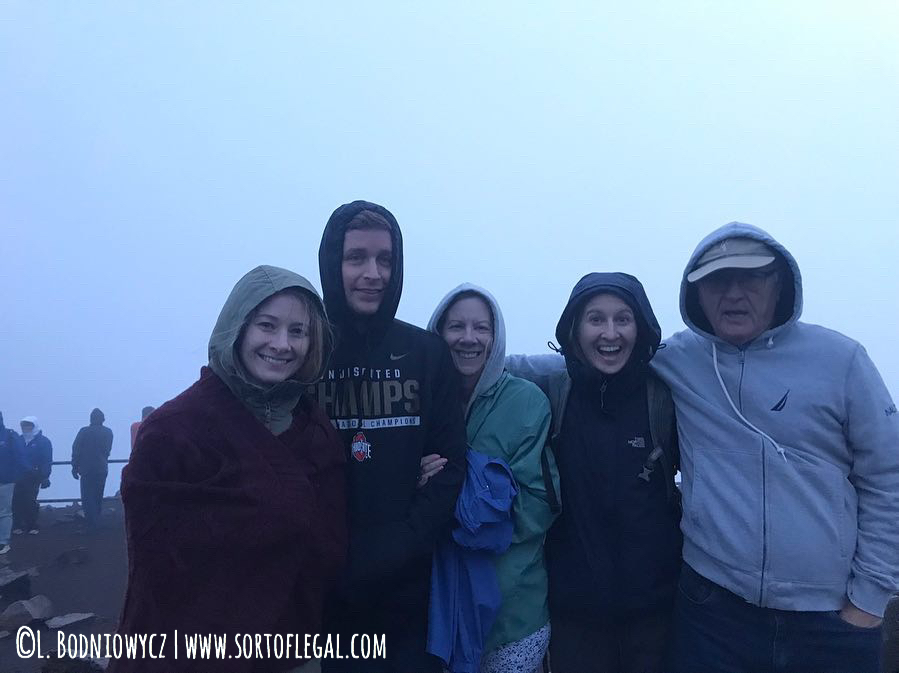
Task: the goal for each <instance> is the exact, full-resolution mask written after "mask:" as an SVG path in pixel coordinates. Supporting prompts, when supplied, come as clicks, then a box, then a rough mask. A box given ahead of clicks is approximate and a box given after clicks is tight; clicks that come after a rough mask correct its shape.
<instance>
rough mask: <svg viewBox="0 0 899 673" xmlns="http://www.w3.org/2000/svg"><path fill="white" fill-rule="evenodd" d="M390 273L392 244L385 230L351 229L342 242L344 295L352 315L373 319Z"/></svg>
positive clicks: (391, 267) (391, 269)
mask: <svg viewBox="0 0 899 673" xmlns="http://www.w3.org/2000/svg"><path fill="white" fill-rule="evenodd" d="M392 271H393V242H392V241H391V239H390V232H389V231H385V230H384V229H350V230H349V231H347V232H346V235H345V236H344V239H343V263H342V264H341V274H342V276H343V292H344V295H345V296H346V303H347V305H348V306H349V307H350V309H352V311H353V312H354V313H357V314H359V315H364V316H365V315H374V314H375V313H377V312H378V308H379V307H380V306H381V301H383V299H384V291H385V290H386V289H387V284H388V283H389V282H390V275H391V272H392Z"/></svg>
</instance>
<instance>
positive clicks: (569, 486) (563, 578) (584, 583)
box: [547, 273, 681, 619]
mask: <svg viewBox="0 0 899 673" xmlns="http://www.w3.org/2000/svg"><path fill="white" fill-rule="evenodd" d="M600 293H608V294H613V295H615V296H617V297H618V298H620V299H621V300H622V301H624V302H625V303H626V304H627V305H628V306H629V307H630V308H631V310H632V311H633V312H634V317H635V319H636V321H637V342H636V344H635V345H634V349H633V352H632V354H631V357H630V359H629V360H628V362H627V364H626V365H625V366H624V368H623V369H621V370H620V371H619V372H617V373H616V374H613V375H605V374H603V373H601V372H600V371H598V370H597V369H595V368H593V367H592V366H590V365H589V364H587V363H585V362H584V360H583V359H582V357H581V356H580V354H579V348H578V346H577V345H576V342H575V336H574V335H575V329H574V327H575V325H576V322H577V320H578V318H579V316H580V314H581V313H582V312H583V309H584V307H585V305H586V303H587V301H588V300H589V299H590V298H591V297H594V296H595V295H597V294H600ZM556 338H557V339H558V341H559V343H560V344H561V347H562V348H561V351H562V354H563V355H564V356H565V365H566V367H567V369H568V373H569V375H570V377H571V382H572V383H571V392H570V394H569V396H568V400H567V404H566V406H565V412H564V417H563V420H562V426H561V433H560V435H559V437H557V438H556V439H555V444H554V449H555V452H556V460H557V462H558V465H559V474H560V480H561V491H562V515H561V516H560V518H559V519H558V521H557V522H556V525H555V526H554V527H553V528H552V530H551V531H550V533H549V536H548V539H547V557H548V559H549V562H548V566H549V579H550V583H549V586H550V592H549V593H550V614H553V613H555V614H559V613H564V614H568V615H576V616H582V617H583V616H586V617H589V618H593V619H609V618H613V617H615V616H620V615H622V614H623V615H637V614H643V613H646V612H647V611H651V610H655V609H662V610H665V609H667V608H668V607H669V606H670V603H671V600H672V599H673V596H674V590H675V586H676V580H677V574H678V570H679V568H680V552H681V535H680V530H679V526H678V524H679V518H680V508H679V498H678V497H677V491H676V490H675V489H674V485H673V478H674V474H673V472H674V469H673V467H674V464H675V463H676V457H675V456H674V455H672V454H673V453H676V440H675V438H674V434H673V432H672V436H671V437H670V438H659V439H660V444H661V445H660V446H659V447H658V448H660V449H662V451H663V455H662V456H661V458H660V459H659V460H657V461H652V460H651V455H652V452H653V450H654V449H655V448H657V447H656V446H655V445H654V441H653V432H652V431H651V424H652V423H651V420H650V411H649V407H648V403H647V399H648V396H647V386H648V385H654V386H659V385H662V384H661V383H660V382H659V381H658V379H656V378H655V376H654V374H652V373H651V372H650V371H649V366H648V365H649V360H650V359H652V357H653V355H654V354H655V352H656V350H657V349H658V347H659V342H660V340H661V329H660V328H659V324H658V321H657V320H656V317H655V315H654V313H653V311H652V307H651V306H650V303H649V299H648V298H647V296H646V293H645V291H644V289H643V286H642V285H641V284H640V281H638V280H637V279H636V278H634V277H633V276H630V275H628V274H624V273H591V274H588V275H587V276H584V278H582V279H581V280H580V281H579V282H578V283H577V285H575V287H574V289H573V290H572V292H571V297H570V298H569V300H568V304H567V305H566V307H565V310H564V311H563V312H562V316H561V318H560V319H559V324H558V327H557V328H556ZM651 379H652V380H651ZM663 442H664V443H663ZM647 465H648V466H650V467H651V468H653V469H649V470H645V469H644V468H645V466H647ZM659 466H661V467H662V468H664V469H654V468H655V467H659Z"/></svg>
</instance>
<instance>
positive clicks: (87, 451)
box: [72, 409, 112, 530]
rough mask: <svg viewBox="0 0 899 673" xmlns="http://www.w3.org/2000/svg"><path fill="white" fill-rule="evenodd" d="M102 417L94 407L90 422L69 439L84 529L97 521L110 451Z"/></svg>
mask: <svg viewBox="0 0 899 673" xmlns="http://www.w3.org/2000/svg"><path fill="white" fill-rule="evenodd" d="M105 420H106V417H105V416H104V415H103V412H102V411H100V410H99V409H94V410H93V411H92V412H91V424H90V425H87V426H85V427H83V428H81V429H80V430H79V431H78V435H76V437H75V441H74V442H73V443H72V476H73V477H75V479H80V480H81V510H82V511H83V512H84V523H85V524H86V526H87V528H88V530H92V529H94V528H96V527H97V525H98V524H99V523H100V510H101V506H102V504H103V489H104V488H105V487H106V475H107V472H108V470H109V468H108V466H107V461H108V460H109V452H110V451H112V430H110V429H109V428H107V427H106V426H105V425H103V421H105Z"/></svg>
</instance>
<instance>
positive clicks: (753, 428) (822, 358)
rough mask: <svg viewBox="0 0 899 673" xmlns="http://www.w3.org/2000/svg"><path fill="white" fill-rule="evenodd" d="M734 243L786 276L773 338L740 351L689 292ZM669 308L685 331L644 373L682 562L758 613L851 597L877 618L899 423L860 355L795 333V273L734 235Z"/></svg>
mask: <svg viewBox="0 0 899 673" xmlns="http://www.w3.org/2000/svg"><path fill="white" fill-rule="evenodd" d="M735 236H745V237H749V238H753V239H756V240H759V241H762V242H764V243H765V244H767V245H769V246H770V247H771V248H773V249H774V250H775V251H777V252H778V253H779V254H780V255H781V256H782V257H783V259H784V260H785V262H786V265H787V268H788V269H789V272H790V273H791V274H792V279H784V280H783V282H782V283H781V287H782V290H781V301H780V303H779V307H778V312H777V315H776V316H775V326H774V327H772V328H771V329H769V330H768V331H766V332H764V333H763V334H761V335H760V336H759V337H758V338H756V339H755V340H753V341H752V342H750V343H748V344H744V345H743V346H742V347H740V348H737V347H736V346H733V345H731V344H729V343H727V342H725V341H723V340H722V339H719V338H718V337H716V336H715V335H714V334H712V333H711V327H710V326H709V323H708V321H707V320H706V319H705V316H704V315H703V313H702V310H701V308H700V307H699V304H698V302H697V298H696V287H695V285H694V284H691V283H688V282H687V279H686V276H687V273H689V272H690V271H692V270H693V269H694V267H695V266H696V263H697V260H698V259H699V257H700V256H701V255H702V254H703V253H704V252H705V251H706V250H707V249H708V248H709V247H711V246H712V245H714V244H715V243H717V242H719V241H721V240H723V239H725V238H731V237H735ZM680 308H681V315H682V316H683V319H684V322H685V323H686V324H687V326H688V327H689V330H685V331H682V332H679V333H678V334H675V335H674V336H672V337H671V338H670V339H668V341H667V342H666V344H667V347H666V348H664V349H661V350H659V351H658V353H657V354H656V357H655V358H654V359H653V361H652V366H653V367H654V368H655V370H656V371H657V372H658V374H659V375H660V376H661V377H662V379H663V380H664V381H665V382H666V383H667V384H668V385H669V386H670V387H671V391H672V393H673V396H674V402H675V407H676V409H677V423H678V432H679V437H680V452H681V471H682V474H683V505H684V516H683V521H682V523H681V527H682V529H683V532H684V560H685V561H686V562H687V563H688V564H689V565H690V566H691V567H692V568H693V569H694V570H696V571H697V572H698V573H699V574H701V575H703V576H704V577H706V578H708V579H710V580H712V581H713V582H715V583H717V584H719V585H721V586H723V587H725V588H726V589H728V590H730V591H732V592H734V593H736V594H738V595H739V596H741V597H743V598H744V599H745V600H747V601H749V602H751V603H753V604H755V605H760V606H762V607H769V608H777V609H781V610H800V611H812V610H821V611H823V610H838V609H840V608H841V607H842V606H843V604H844V602H845V600H846V597H847V596H848V598H849V599H850V600H851V601H852V603H853V604H855V605H856V606H857V607H859V608H861V609H862V610H865V611H867V612H870V613H872V614H875V615H882V614H883V611H884V607H885V606H886V603H887V600H888V599H889V596H890V594H891V592H893V591H895V590H896V589H897V587H899V414H897V413H896V407H895V405H894V404H893V401H892V400H891V398H890V394H889V392H888V391H887V389H886V386H885V385H884V383H883V380H882V379H881V377H880V375H879V374H878V372H877V369H876V368H875V366H874V364H873V363H872V362H871V359H870V358H869V357H868V354H867V353H866V352H865V349H864V348H863V347H862V346H861V345H860V344H859V343H857V342H855V341H853V340H852V339H849V338H848V337H845V336H843V335H842V334H839V333H838V332H834V331H832V330H829V329H826V328H824V327H820V326H818V325H810V324H808V323H803V322H799V315H800V313H801V311H802V281H801V276H800V273H799V267H798V265H797V264H796V260H795V259H794V258H793V256H792V255H791V254H790V253H789V251H787V250H786V249H785V248H784V247H783V246H782V245H780V244H779V243H778V242H777V241H775V240H774V239H773V238H772V237H771V236H770V235H768V234H767V233H766V232H764V231H762V230H761V229H759V228H757V227H753V226H752V225H748V224H741V223H739V222H732V223H730V224H728V225H725V226H724V227H721V228H720V229H718V230H716V231H714V232H712V233H711V234H710V235H709V236H707V237H706V238H705V239H704V240H703V241H702V242H701V243H700V244H699V246H698V247H697V248H696V250H695V252H694V253H693V256H692V257H691V258H690V261H689V262H688V264H687V267H686V269H685V270H684V277H683V280H682V281H681V289H680ZM728 397H729V399H728Z"/></svg>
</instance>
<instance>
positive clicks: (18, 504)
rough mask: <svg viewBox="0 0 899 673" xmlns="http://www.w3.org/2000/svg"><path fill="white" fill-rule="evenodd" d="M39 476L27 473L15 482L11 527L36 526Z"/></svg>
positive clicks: (29, 527) (39, 487)
mask: <svg viewBox="0 0 899 673" xmlns="http://www.w3.org/2000/svg"><path fill="white" fill-rule="evenodd" d="M40 490H41V478H40V477H38V476H37V475H32V474H28V475H25V476H24V477H22V478H21V479H19V481H17V482H16V487H15V489H14V490H13V493H12V527H13V528H20V529H22V530H31V529H33V528H37V513H38V505H37V494H38V492H40Z"/></svg>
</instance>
